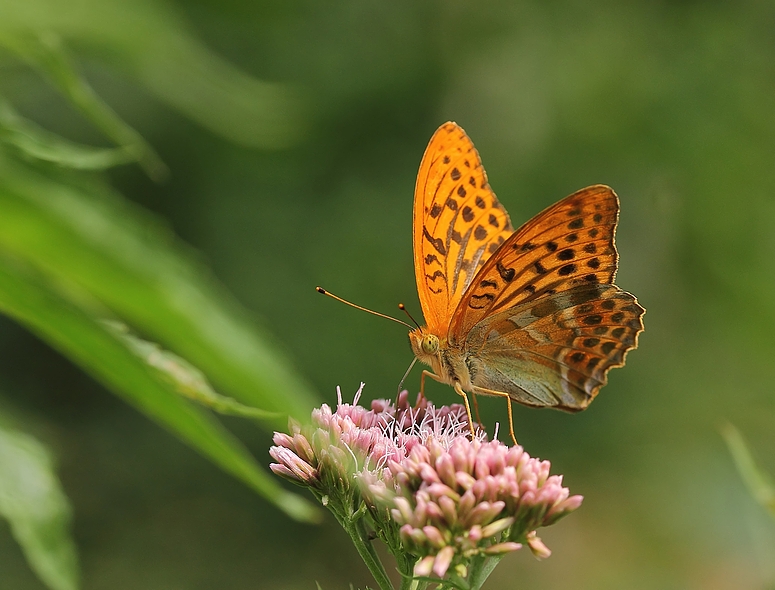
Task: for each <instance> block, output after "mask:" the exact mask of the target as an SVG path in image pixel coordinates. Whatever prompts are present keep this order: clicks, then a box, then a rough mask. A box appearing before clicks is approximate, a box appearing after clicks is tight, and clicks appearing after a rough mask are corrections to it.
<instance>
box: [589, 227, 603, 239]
mask: <svg viewBox="0 0 775 590" xmlns="http://www.w3.org/2000/svg"><path fill="white" fill-rule="evenodd" d="M599 233H600V232H599V231H598V229H597V228H596V227H593V228H592V229H591V230H589V231H588V232H587V235H588V236H589V237H590V238H592V239H594V238H596V237H597V234H599Z"/></svg>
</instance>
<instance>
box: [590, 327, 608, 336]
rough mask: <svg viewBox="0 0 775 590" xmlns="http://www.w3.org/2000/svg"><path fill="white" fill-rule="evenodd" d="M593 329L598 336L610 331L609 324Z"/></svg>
mask: <svg viewBox="0 0 775 590" xmlns="http://www.w3.org/2000/svg"><path fill="white" fill-rule="evenodd" d="M592 331H593V332H594V333H595V334H597V335H598V336H605V335H606V333H607V332H608V326H598V327H597V328H595V329H594V330H592Z"/></svg>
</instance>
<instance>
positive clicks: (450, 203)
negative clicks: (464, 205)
mask: <svg viewBox="0 0 775 590" xmlns="http://www.w3.org/2000/svg"><path fill="white" fill-rule="evenodd" d="M444 204H445V205H446V206H447V207H449V208H450V209H452V211H457V201H456V200H455V199H452V198H449V199H447V202H446V203H444Z"/></svg>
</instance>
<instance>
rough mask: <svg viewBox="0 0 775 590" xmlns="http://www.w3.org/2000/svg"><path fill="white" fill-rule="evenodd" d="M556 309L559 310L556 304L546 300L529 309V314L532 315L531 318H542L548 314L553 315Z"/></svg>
mask: <svg viewBox="0 0 775 590" xmlns="http://www.w3.org/2000/svg"><path fill="white" fill-rule="evenodd" d="M558 309H559V306H558V305H557V303H556V302H555V301H554V300H552V299H548V300H546V301H542V302H541V303H538V304H536V305H534V306H533V307H532V308H530V313H531V314H533V317H536V318H543V317H546V316H548V315H550V314H553V313H554V312H555V311H557V310H558Z"/></svg>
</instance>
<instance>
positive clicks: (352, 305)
mask: <svg viewBox="0 0 775 590" xmlns="http://www.w3.org/2000/svg"><path fill="white" fill-rule="evenodd" d="M315 290H316V291H317V292H318V293H322V294H323V295H328V296H329V297H332V298H334V299H336V300H337V301H341V302H342V303H344V304H346V305H349V306H350V307H354V308H355V309H360V310H361V311H365V312H368V313H370V314H373V315H378V316H379V317H381V318H385V319H388V320H393V321H394V322H398V323H399V324H403V325H404V326H406V327H407V328H409V329H410V330H414V328H413V327H412V326H411V325H409V324H407V323H406V322H402V321H401V320H399V319H397V318H394V317H391V316H389V315H385V314H384V313H379V312H378V311H372V310H371V309H367V308H365V307H361V306H360V305H355V304H354V303H350V302H349V301H347V300H346V299H342V298H341V297H337V296H336V295H334V294H333V293H329V292H328V291H326V290H325V289H324V288H323V287H315ZM410 317H411V316H410ZM412 321H413V322H414V320H412ZM414 323H415V324H416V323H417V322H414ZM418 327H419V326H418Z"/></svg>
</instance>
